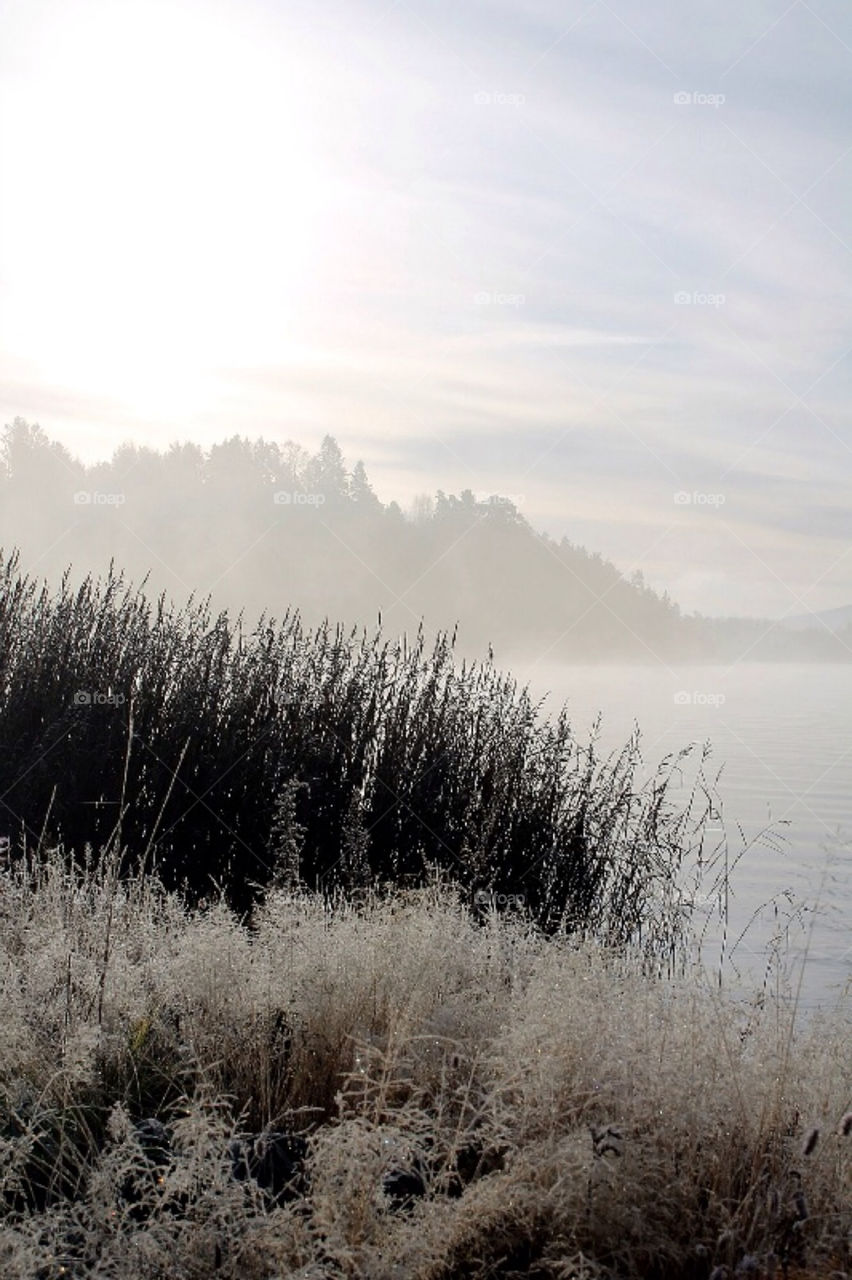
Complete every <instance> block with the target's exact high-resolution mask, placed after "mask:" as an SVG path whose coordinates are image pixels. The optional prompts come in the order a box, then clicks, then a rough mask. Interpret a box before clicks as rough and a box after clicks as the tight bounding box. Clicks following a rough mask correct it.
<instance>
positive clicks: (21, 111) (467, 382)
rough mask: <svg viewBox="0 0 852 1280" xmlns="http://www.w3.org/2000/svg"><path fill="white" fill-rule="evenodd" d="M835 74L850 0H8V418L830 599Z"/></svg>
mask: <svg viewBox="0 0 852 1280" xmlns="http://www.w3.org/2000/svg"><path fill="white" fill-rule="evenodd" d="M850 86H852V8H850V6H849V4H848V0H808V2H807V3H805V2H804V0H794V2H793V3H788V0H742V2H741V3H737V4H720V3H719V2H718V0H684V3H683V4H680V5H675V4H672V3H671V2H670V0H582V2H580V0H559V2H558V3H557V2H556V0H523V2H521V0H490V2H486V0H483V2H481V3H474V2H471V0H446V2H443V0H432V2H431V3H424V2H422V0H413V2H408V3H406V2H405V0H396V2H393V0H391V3H388V2H387V0H376V3H371V2H370V0H345V2H343V0H341V2H339V3H338V2H335V0H331V2H330V3H328V2H326V3H323V4H322V5H317V4H316V3H315V0H310V2H307V0H305V2H302V0H293V2H292V3H286V2H281V3H276V4H273V3H266V4H264V3H258V2H256V0H240V2H239V3H230V2H228V0H197V2H190V0H168V2H167V3H160V0H91V2H88V0H21V2H20V3H17V2H15V0H0V177H1V178H2V187H3V198H2V201H0V367H1V368H2V378H0V410H2V416H3V421H9V420H10V419H11V418H12V417H14V416H16V415H21V416H24V417H26V418H29V419H30V420H33V421H39V422H40V423H41V424H42V426H43V427H44V428H45V429H46V430H47V431H48V432H49V433H50V434H51V435H54V436H55V437H57V438H59V439H60V440H62V441H63V442H64V443H65V444H67V445H68V446H69V448H71V449H72V450H73V451H74V452H77V453H78V454H80V455H81V456H83V457H86V458H94V457H98V456H106V455H108V454H109V453H110V452H111V451H112V448H113V447H114V446H115V445H116V444H118V443H120V442H121V441H122V440H124V439H128V438H134V439H136V440H139V441H141V440H145V441H147V442H149V443H153V444H157V445H165V444H167V443H168V442H169V441H171V440H172V439H175V438H181V439H183V438H191V439H195V440H198V441H199V442H201V443H210V442H212V441H214V440H217V439H221V438H222V437H223V436H225V435H227V434H232V433H234V432H240V433H243V434H249V435H256V434H261V433H262V434H264V435H266V436H267V437H271V438H277V439H281V440H283V439H286V438H294V439H298V440H300V441H301V442H303V443H304V444H306V445H308V446H310V447H312V448H315V447H316V446H317V444H318V442H319V439H320V437H321V436H322V434H323V433H324V432H326V431H330V432H332V433H333V434H334V435H335V436H336V437H337V438H338V440H339V442H340V444H341V446H342V448H343V450H344V453H345V454H346V455H347V457H349V458H350V460H353V461H354V459H355V458H356V457H359V456H360V457H363V459H364V461H365V462H366V464H367V468H368V471H369V473H370V474H371V476H372V477H373V479H374V482H375V484H376V487H377V489H378V490H379V492H380V494H381V496H382V497H383V498H385V499H386V500H387V499H390V498H391V497H395V498H397V499H398V500H400V501H401V502H402V503H403V504H405V503H406V502H407V501H409V500H410V499H411V498H412V497H413V496H414V495H415V494H417V493H421V492H427V491H434V490H435V489H436V488H442V489H444V490H445V491H449V492H457V491H458V490H460V489H462V488H465V487H467V488H471V489H473V490H474V491H475V492H500V493H506V494H510V495H514V496H515V497H516V498H517V500H518V505H519V506H520V508H521V510H522V511H523V513H524V514H525V515H526V516H527V518H528V519H529V520H530V521H531V523H532V524H533V525H534V526H535V527H537V528H547V529H548V530H550V531H551V532H552V533H554V534H555V535H557V536H560V537H561V536H562V535H563V534H564V535H567V536H568V537H569V538H571V539H572V540H573V541H577V542H582V543H584V544H585V545H587V546H588V547H590V548H592V549H598V550H601V551H602V552H604V554H606V555H609V556H610V557H612V558H613V559H614V560H615V561H616V563H617V564H618V565H619V567H621V568H622V569H624V570H625V572H627V571H630V570H632V569H634V568H637V567H641V568H642V569H643V570H644V571H645V574H646V577H647V578H648V579H649V580H650V581H651V582H652V583H653V584H654V585H656V586H658V587H660V588H662V587H667V588H668V589H669V591H670V592H671V594H672V595H673V596H674V597H675V599H677V600H679V601H680V603H681V604H682V605H683V606H684V607H685V608H687V609H694V608H697V609H701V610H702V611H705V612H709V613H731V612H748V613H766V614H771V615H774V616H778V615H782V614H784V613H786V612H791V613H802V612H804V611H805V610H806V609H808V608H816V609H819V608H830V607H833V606H837V605H842V604H847V603H850V602H852V502H850V496H852V425H850V413H849V407H850V370H852V363H851V362H852V325H850V312H851V311H852V292H850V253H852V217H850V212H852V208H850V206H852V186H850V172H852V131H850V127H849V125H850V119H851V118H852V116H850V111H849V100H850ZM684 499H688V500H684Z"/></svg>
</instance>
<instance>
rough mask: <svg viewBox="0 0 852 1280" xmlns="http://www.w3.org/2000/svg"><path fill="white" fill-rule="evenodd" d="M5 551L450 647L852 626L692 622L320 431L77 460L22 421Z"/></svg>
mask: <svg viewBox="0 0 852 1280" xmlns="http://www.w3.org/2000/svg"><path fill="white" fill-rule="evenodd" d="M0 546H3V547H5V548H6V549H7V550H11V549H12V548H19V549H20V552H21V557H22V566H23V568H24V569H25V570H29V571H32V572H36V573H38V574H39V575H44V576H46V577H48V578H49V579H50V580H51V581H53V582H56V583H58V582H59V581H60V580H61V578H62V576H63V574H64V573H65V572H66V571H69V572H70V580H71V581H72V582H75V581H80V580H81V579H82V578H83V577H84V576H85V575H86V574H88V573H95V574H104V573H106V571H107V570H108V568H109V565H110V562H111V561H114V562H115V564H116V565H117V566H118V568H120V569H121V570H123V571H125V572H126V573H127V574H128V575H129V577H130V578H131V579H133V580H134V581H137V582H139V581H141V580H142V579H143V578H144V579H147V584H148V590H149V593H150V592H151V591H154V592H165V593H166V594H167V595H169V596H170V597H172V598H173V599H175V600H177V601H181V600H184V599H186V598H187V597H188V596H189V595H191V594H193V593H194V594H195V595H196V596H197V597H198V596H200V597H205V596H207V595H208V594H209V595H210V596H211V598H212V603H213V606H214V607H215V608H228V609H230V610H231V611H235V610H236V611H239V610H243V611H244V613H245V616H246V620H247V621H248V622H251V621H252V620H253V619H256V618H257V617H258V616H259V615H260V614H262V613H265V614H267V615H270V614H271V615H272V616H276V617H280V616H281V615H282V614H283V613H284V612H285V611H286V610H288V609H297V610H299V611H300V613H301V614H302V616H303V618H304V619H305V622H306V623H307V624H308V625H315V624H317V623H319V622H321V621H322V620H323V619H325V618H329V619H331V620H333V621H340V622H342V623H344V624H345V625H353V624H356V625H363V626H366V627H369V628H371V629H372V628H373V627H375V625H376V622H377V620H378V619H379V618H381V622H382V627H383V630H384V631H385V632H386V633H387V634H389V635H399V634H402V633H407V634H409V635H410V634H413V633H414V632H415V631H416V630H417V627H418V625H419V624H420V622H421V619H422V620H423V621H424V623H425V626H426V629H427V632H433V633H434V632H436V631H439V630H443V629H452V628H454V627H457V652H459V653H460V654H462V655H470V656H481V655H484V654H485V653H486V652H487V651H488V649H489V647H491V648H493V650H494V653H495V656H496V658H497V660H498V661H500V662H501V663H506V662H510V661H511V660H512V659H513V658H518V657H521V656H524V657H532V658H538V657H541V656H546V657H547V658H548V660H549V661H554V660H559V659H563V660H565V661H572V660H574V661H576V660H583V661H590V660H621V661H631V660H633V661H648V662H655V661H660V660H662V661H666V662H673V661H677V660H704V661H711V660H713V659H716V658H719V659H722V660H725V661H732V660H736V659H738V658H739V657H740V656H742V655H745V656H747V657H748V658H750V659H768V658H769V659H771V658H797V659H804V658H831V659H846V658H848V657H849V656H850V655H852V633H850V637H849V639H848V640H847V639H845V638H844V637H843V636H841V635H839V634H838V635H837V636H833V635H831V634H829V633H828V632H827V631H826V630H825V629H824V628H823V629H821V630H820V631H818V632H815V631H810V630H808V631H805V630H802V631H801V632H795V631H794V630H792V629H791V628H789V627H782V626H780V625H779V624H777V623H772V622H770V621H760V620H754V619H727V620H710V619H704V618H701V617H698V616H696V615H693V616H690V617H685V616H683V615H682V614H681V611H680V609H679V608H678V606H677V604H676V603H675V602H674V601H672V600H671V599H669V597H668V595H667V594H666V593H663V594H662V595H660V594H658V593H657V592H654V591H652V590H651V589H650V588H649V587H648V586H646V585H645V583H644V581H643V579H642V575H641V573H635V574H633V575H632V576H631V577H630V578H629V579H627V578H625V577H624V576H623V575H622V574H621V573H620V572H619V570H618V569H617V568H616V566H615V565H613V564H612V563H611V562H610V561H608V560H605V559H603V557H602V556H600V555H599V554H597V553H594V552H589V551H587V550H586V549H585V548H583V547H580V546H576V545H575V544H573V543H572V542H570V541H569V540H568V539H567V538H562V540H561V541H558V542H557V541H556V540H555V539H553V538H551V537H549V536H548V535H546V534H543V533H537V532H536V531H535V530H534V529H533V528H532V527H531V526H530V524H529V523H528V522H527V521H526V520H525V519H524V517H523V516H522V515H521V514H520V513H519V512H518V510H517V509H516V508H515V506H514V505H513V504H512V503H511V502H510V501H508V500H505V499H502V498H500V497H498V496H496V495H495V496H494V497H493V498H490V499H488V500H486V501H481V500H478V499H477V497H475V496H474V494H473V493H472V492H470V490H466V491H464V492H462V493H461V494H459V495H458V496H455V495H447V494H444V493H441V492H438V493H437V494H436V495H435V496H434V498H424V499H422V500H420V501H419V502H418V503H416V504H415V506H414V509H413V510H412V511H411V512H410V513H409V514H408V515H406V514H404V513H403V512H402V510H401V509H400V507H399V506H398V505H397V503H395V502H391V503H387V504H385V503H382V502H381V501H380V500H379V499H378V497H377V496H376V494H375V493H374V492H373V489H372V488H371V485H370V482H369V479H368V477H367V474H366V471H365V469H364V467H363V465H362V464H361V463H360V462H357V463H355V465H354V466H353V467H351V468H350V467H349V466H348V465H347V463H346V462H345V460H344V458H343V456H342V454H341V451H340V448H339V447H338V445H337V443H336V442H335V440H334V439H333V438H332V437H331V436H326V438H325V439H324V440H323V442H322V445H321V447H320V449H319V450H318V452H317V453H316V454H310V453H308V452H307V451H306V450H304V449H303V448H301V447H300V446H299V445H296V444H293V443H287V444H283V445H280V444H278V443H276V442H271V441H267V440H262V439H260V440H254V441H251V440H247V439H243V438H241V437H238V436H234V437H232V438H231V439H229V440H225V441H223V442H222V443H221V444H218V445H214V446H213V447H211V448H210V449H208V450H203V449H201V448H200V447H199V446H198V445H195V444H173V445H172V446H171V447H170V448H169V449H168V450H167V451H165V452H163V453H160V452H157V451H156V450H153V449H149V448H144V447H143V448H140V447H137V446H135V445H132V444H124V445H122V446H121V447H120V448H118V449H117V450H116V451H115V453H114V455H113V457H112V458H111V459H110V461H108V462H103V463H97V464H93V465H91V466H86V465H84V464H83V463H82V462H80V461H79V460H78V459H76V458H74V457H73V456H72V455H71V454H70V453H69V452H68V451H67V450H66V449H65V448H64V447H63V446H62V445H60V444H58V443H56V442H55V441H52V440H50V439H49V437H48V436H47V435H46V434H45V432H44V431H42V429H41V428H40V427H38V426H31V425H29V424H28V423H26V422H24V421H22V420H21V419H17V420H16V421H15V422H14V423H13V424H12V425H11V426H9V427H7V428H6V429H5V432H4V435H3V437H2V442H0Z"/></svg>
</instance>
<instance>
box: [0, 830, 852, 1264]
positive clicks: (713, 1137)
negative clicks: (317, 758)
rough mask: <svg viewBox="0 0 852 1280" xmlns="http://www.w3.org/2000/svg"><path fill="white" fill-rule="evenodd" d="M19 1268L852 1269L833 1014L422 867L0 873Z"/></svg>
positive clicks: (841, 1043)
mask: <svg viewBox="0 0 852 1280" xmlns="http://www.w3.org/2000/svg"><path fill="white" fill-rule="evenodd" d="M0 918H2V960H3V967H2V972H3V1004H4V1014H3V1024H4V1035H3V1042H2V1049H0V1150H2V1161H0V1186H2V1197H0V1203H2V1204H3V1205H4V1206H5V1207H4V1208H3V1210H2V1222H0V1272H2V1274H3V1276H4V1277H8V1280H33V1278H34V1277H38V1280H55V1278H56V1280H58V1278H59V1277H61V1276H69V1277H84V1276H85V1277H88V1276H94V1275H98V1276H110V1277H115V1280H207V1278H208V1277H212V1276H222V1277H223V1278H224V1277H231V1278H233V1280H237V1278H239V1280H272V1277H282V1278H283V1277H298V1278H299V1280H338V1278H342V1277H347V1278H349V1277H351V1278H361V1277H363V1278H364V1280H397V1278H400V1280H401V1278H402V1277H405V1278H406V1280H408V1278H410V1280H457V1278H460V1277H471V1280H472V1278H473V1277H483V1278H484V1277H506V1278H508V1277H516V1278H520V1277H536V1278H538V1280H565V1278H566V1277H580V1276H583V1277H609V1278H611V1280H616V1278H624V1280H628V1278H630V1280H632V1278H634V1277H636V1278H638V1277H658V1278H659V1280H668V1278H669V1277H672V1278H675V1277H677V1278H680V1277H684V1278H685V1277H689V1278H690V1280H691V1278H692V1277H699V1278H704V1280H709V1277H711V1276H713V1277H715V1278H716V1280H720V1278H721V1277H723V1276H728V1277H734V1276H754V1277H768V1276H778V1277H780V1276H782V1275H789V1276H791V1277H793V1276H799V1275H813V1276H816V1275H819V1276H826V1277H828V1276H829V1275H838V1276H839V1275H842V1274H845V1273H847V1272H848V1270H849V1261H850V1259H849V1248H850V1238H852V1235H851V1234H850V1233H852V1194H850V1193H852V1113H850V1110H849V1107H850V1097H852V1062H850V1055H849V1043H850V1041H849V1031H850V1026H849V1022H850V1019H849V1009H848V1005H847V1006H846V1007H845V1008H844V1007H843V1006H842V1005H840V1004H838V1006H837V1007H835V1008H834V1009H833V1010H831V1011H823V1012H822V1013H820V1014H819V1015H818V1016H816V1017H814V1018H812V1019H810V1020H809V1021H808V1022H807V1024H801V1025H800V1024H798V1023H797V1022H796V1013H795V1007H793V1008H792V1009H791V1008H790V1006H789V1005H785V1004H783V1003H781V1002H776V1001H774V1000H773V999H772V997H771V996H770V998H769V999H767V1000H765V1001H760V1000H758V1001H753V1002H748V1001H743V1000H741V999H740V1000H737V999H734V998H733V997H732V996H730V995H728V994H725V993H723V992H720V991H719V990H718V989H717V987H716V984H715V982H714V981H713V980H711V979H708V978H707V976H706V975H702V973H701V972H700V971H699V970H698V969H696V968H692V967H688V968H686V969H685V970H684V971H683V972H682V973H681V974H680V975H670V976H664V975H660V976H657V977H654V976H649V975H648V973H647V971H646V969H645V966H644V965H643V958H642V955H641V953H638V954H637V953H636V952H635V950H632V949H631V948H629V947H628V948H626V949H625V948H620V949H615V948H610V947H605V946H602V945H601V944H599V943H597V942H595V941H594V940H591V939H587V940H585V941H582V940H578V939H577V938H576V937H572V936H571V935H569V934H562V933H556V934H551V935H550V936H545V935H544V934H543V933H542V931H541V930H539V929H536V928H535V927H534V926H532V925H531V923H530V922H529V921H525V920H524V919H522V918H520V917H519V916H517V915H511V914H508V915H507V914H503V915H500V914H498V913H497V912H496V911H490V912H489V913H488V914H487V915H486V916H484V917H479V918H476V917H474V915H473V914H472V912H471V910H470V908H469V905H468V904H467V903H466V902H464V901H462V900H461V899H460V897H459V895H458V893H457V892H455V891H452V890H450V889H448V888H446V887H443V888H442V887H439V886H435V887H433V888H431V889H430V888H426V889H422V890H418V891H411V892H407V893H402V892H400V893H398V894H396V895H394V896H391V897H384V898H378V897H375V896H371V895H365V896H364V897H362V898H361V900H360V901H358V902H351V901H350V902H346V901H343V900H340V901H338V902H336V903H331V902H329V901H328V900H324V899H322V898H320V897H319V896H318V895H316V894H309V893H291V892H287V891H285V890H272V891H270V893H269V894H268V895H267V896H266V897H265V899H264V900H263V901H262V902H259V903H258V905H257V907H256V909H255V911H254V912H253V913H252V916H251V918H250V919H248V920H240V919H239V918H238V917H237V916H236V915H235V914H234V913H233V912H232V911H231V910H230V908H229V907H228V906H227V905H226V904H225V903H224V902H223V901H221V900H218V901H211V902H209V903H207V904H204V905H201V906H196V907H190V906H188V905H187V903H186V902H185V901H184V900H182V899H181V898H180V897H179V896H178V895H177V894H175V893H169V892H167V891H166V890H165V889H163V887H162V886H161V885H160V884H159V883H158V882H157V881H156V879H155V878H153V877H152V876H150V875H148V876H141V877H136V878H131V879H129V880H128V879H124V880H122V879H121V878H120V877H119V875H118V860H117V859H116V858H115V857H113V858H106V859H104V860H103V861H102V862H101V863H100V864H99V865H98V866H97V867H95V866H91V867H89V868H88V870H85V869H79V868H78V869H76V870H74V869H72V868H70V867H69V866H68V864H67V861H66V860H65V859H63V858H62V857H61V856H60V855H59V854H58V853H56V852H55V851H54V852H45V853H43V854H41V855H39V857H37V858H36V857H33V858H31V859H29V860H28V861H27V862H26V863H24V862H19V863H18V864H16V865H15V866H14V867H13V868H8V869H7V870H6V871H5V872H4V873H2V874H0Z"/></svg>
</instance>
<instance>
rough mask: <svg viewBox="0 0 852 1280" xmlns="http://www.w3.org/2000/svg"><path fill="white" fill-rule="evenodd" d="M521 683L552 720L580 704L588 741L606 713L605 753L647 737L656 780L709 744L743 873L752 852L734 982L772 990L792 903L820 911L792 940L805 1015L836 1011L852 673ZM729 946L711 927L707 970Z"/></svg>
mask: <svg viewBox="0 0 852 1280" xmlns="http://www.w3.org/2000/svg"><path fill="white" fill-rule="evenodd" d="M512 670H513V673H514V674H516V675H518V677H519V678H520V680H521V682H525V681H528V682H529V685H530V689H531V691H532V692H533V693H534V694H535V695H536V696H541V695H544V694H547V695H548V697H547V702H546V709H547V710H548V711H553V710H554V709H555V708H557V707H558V706H559V705H561V704H562V703H563V702H564V703H567V705H568V708H569V710H570V712H571V715H572V719H573V721H574V724H575V728H576V733H577V735H578V736H579V737H580V739H581V741H582V740H586V739H587V738H588V735H589V732H590V730H591V726H592V724H593V722H594V720H595V718H596V717H597V716H598V714H600V715H601V716H602V723H601V729H600V735H599V746H600V750H601V751H602V752H603V753H606V754H608V753H609V752H610V751H613V750H616V749H617V748H619V747H621V746H622V745H623V744H624V743H625V742H626V740H627V739H628V737H629V736H630V733H631V730H632V729H633V726H634V723H635V724H638V726H639V728H640V730H641V735H642V738H641V743H642V756H643V761H644V763H645V766H646V768H647V771H648V772H649V773H650V772H653V767H654V766H656V764H657V763H658V762H659V761H660V760H661V759H662V757H664V756H666V755H668V754H669V753H672V752H676V751H678V750H679V749H680V748H681V747H683V746H685V745H686V744H687V743H689V742H697V743H701V742H704V741H706V740H709V741H710V743H711V744H712V748H713V754H712V757H711V760H710V762H709V764H710V766H711V767H712V772H713V773H714V774H715V771H716V770H717V769H718V768H720V767H721V769H722V773H721V777H720V779H719V782H718V788H717V789H718V792H719V795H720V798H721V823H722V825H723V827H724V831H725V833H726V835H727V840H728V845H729V850H730V858H731V860H733V858H734V857H735V856H736V855H737V854H738V853H739V852H741V851H742V849H743V848H744V846H746V845H747V846H748V847H747V849H746V852H745V854H744V856H743V857H742V859H741V860H740V861H739V863H738V864H737V866H736V867H735V868H734V870H733V872H732V875H731V890H732V892H731V898H730V902H729V912H728V929H727V959H726V961H725V964H724V966H723V967H722V972H723V978H724V981H725V982H726V983H727V984H729V985H733V986H735V987H738V988H743V989H748V990H750V989H752V988H753V987H755V986H759V985H760V984H761V983H762V981H763V977H764V972H765V969H766V962H767V956H768V953H769V947H770V942H771V939H772V937H773V935H774V934H777V933H778V931H779V930H784V926H785V924H786V923H787V921H788V917H789V916H790V915H791V913H792V911H793V908H792V905H791V899H792V900H793V901H794V902H795V903H796V904H797V905H800V906H804V907H805V908H807V910H806V911H805V912H804V915H803V916H802V917H799V918H798V919H796V918H794V919H793V920H792V921H790V927H789V929H787V930H785V931H784V939H783V950H784V953H785V955H786V956H787V959H788V961H789V962H791V964H792V966H793V970H792V982H793V990H794V991H795V988H796V986H797V984H798V981H799V974H800V973H802V989H801V996H802V1001H803V1004H804V1005H805V1006H806V1007H809V1008H814V1007H815V1006H816V1005H819V1004H822V1005H827V1004H829V1003H833V1002H835V1001H836V1000H837V998H838V996H839V995H840V993H841V991H842V990H843V988H844V986H845V984H847V983H849V982H850V979H852V931H851V930H850V921H852V664H850V665H834V664H824V665H820V664H796V665H792V664H790V665H785V664H752V665H748V664H745V663H742V664H739V665H736V666H733V667H722V666H702V667H697V666H690V667H685V666H677V667H674V666H673V667H671V668H669V667H665V666H653V667H652V666H647V667H636V666H629V667H628V666H604V665H596V666H594V665H584V666H570V667H567V666H564V665H562V666H546V665H543V664H540V665H537V666H526V667H525V666H524V664H523V663H515V664H513V666H512ZM672 794H673V795H677V794H678V793H676V792H673V793H672ZM681 794H684V793H683V792H681ZM753 917H754V919H753ZM750 922H751V923H750ZM747 927H748V928H747ZM746 928H747V932H746V934H745V936H744V937H743V939H742V941H740V942H739V943H738V944H737V940H738V939H739V937H740V935H741V933H742V931H743V930H744V929H746ZM735 944H737V945H735ZM721 947H722V931H721V926H720V924H719V921H718V919H717V918H716V919H710V920H709V921H708V932H707V937H706V940H705V944H704V949H703V952H702V958H703V960H704V963H705V964H706V966H707V968H708V970H712V971H713V972H714V973H715V974H718V972H719V969H720V955H721ZM805 958H806V963H805V964H804V969H803V970H802V961H803V960H804V959H805ZM773 989H774V984H773Z"/></svg>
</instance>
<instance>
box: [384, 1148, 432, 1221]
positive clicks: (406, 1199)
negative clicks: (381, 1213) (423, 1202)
mask: <svg viewBox="0 0 852 1280" xmlns="http://www.w3.org/2000/svg"><path fill="white" fill-rule="evenodd" d="M382 1191H384V1193H385V1195H386V1196H387V1198H388V1200H390V1202H391V1206H392V1208H394V1209H404V1208H407V1207H408V1206H409V1205H410V1204H411V1203H412V1201H413V1200H418V1199H419V1198H420V1197H421V1196H425V1194H426V1177H425V1169H424V1167H423V1165H422V1163H421V1162H420V1161H419V1160H415V1161H414V1162H413V1163H412V1164H411V1165H409V1166H408V1167H407V1168H395V1169H388V1171H387V1172H386V1173H385V1175H384V1177H383V1178H382Z"/></svg>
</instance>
